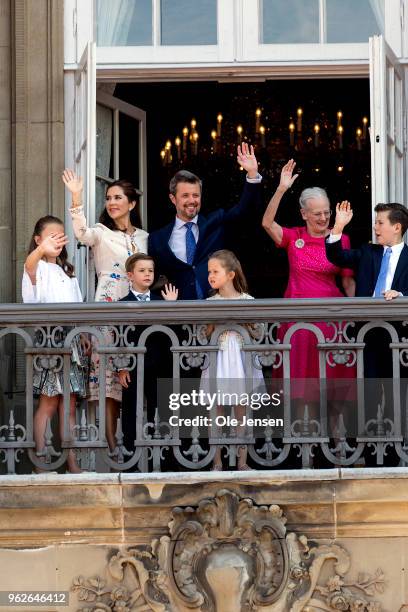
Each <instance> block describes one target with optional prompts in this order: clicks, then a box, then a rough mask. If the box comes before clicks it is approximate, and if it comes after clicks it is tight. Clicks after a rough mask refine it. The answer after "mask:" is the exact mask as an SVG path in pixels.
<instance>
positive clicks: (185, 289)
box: [148, 143, 262, 300]
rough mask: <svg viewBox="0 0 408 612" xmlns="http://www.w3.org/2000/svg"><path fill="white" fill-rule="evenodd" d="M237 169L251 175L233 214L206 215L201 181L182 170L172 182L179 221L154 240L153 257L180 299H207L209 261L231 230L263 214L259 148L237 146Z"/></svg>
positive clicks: (151, 238) (151, 242) (219, 211)
mask: <svg viewBox="0 0 408 612" xmlns="http://www.w3.org/2000/svg"><path fill="white" fill-rule="evenodd" d="M237 161H238V164H239V165H240V166H241V167H242V168H243V169H244V170H246V172H247V178H246V181H245V187H244V190H243V192H242V196H241V199H240V201H239V202H238V204H236V205H235V206H234V207H233V208H230V209H229V210H224V209H223V208H219V209H217V210H216V211H214V212H212V213H211V214H209V215H208V216H204V215H203V214H202V213H201V212H200V209H201V187H202V184H201V180H200V179H199V178H198V176H196V175H195V174H192V173H191V172H188V171H187V170H180V171H179V172H177V173H176V174H175V176H174V177H173V178H172V179H171V181H170V195H169V197H170V201H171V202H172V204H173V205H174V207H175V209H176V217H175V220H174V221H172V222H171V223H169V224H168V225H166V226H165V227H162V228H161V229H159V230H156V231H154V232H152V233H151V234H150V235H149V243H148V244H149V247H148V251H149V254H150V255H152V257H154V259H155V261H156V262H157V266H158V269H159V273H160V274H162V275H164V276H166V277H167V278H168V279H169V280H170V281H171V282H172V283H174V284H175V285H176V287H178V289H179V299H182V300H196V299H202V298H206V297H207V293H208V291H209V289H210V286H209V284H208V270H207V263H208V257H209V255H211V253H214V252H215V251H218V250H219V249H224V248H225V231H226V228H227V226H228V227H230V224H232V223H233V222H235V221H236V220H238V219H240V218H242V217H243V216H244V215H246V214H248V215H250V214H252V215H254V213H255V212H258V211H259V210H260V208H261V206H260V200H261V181H262V177H261V175H260V174H258V163H257V161H256V157H255V154H254V148H253V147H252V146H251V147H249V146H248V145H247V144H246V143H242V145H241V146H238V155H237Z"/></svg>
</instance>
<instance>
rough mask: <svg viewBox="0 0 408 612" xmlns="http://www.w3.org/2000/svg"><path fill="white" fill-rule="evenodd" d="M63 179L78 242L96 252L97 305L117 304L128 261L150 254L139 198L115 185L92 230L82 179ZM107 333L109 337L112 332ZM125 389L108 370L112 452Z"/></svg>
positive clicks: (126, 186) (94, 374)
mask: <svg viewBox="0 0 408 612" xmlns="http://www.w3.org/2000/svg"><path fill="white" fill-rule="evenodd" d="M62 179H63V181H64V183H65V185H66V187H67V189H68V190H69V191H70V192H71V194H72V205H71V208H70V213H71V217H72V223H73V227H74V233H75V237H76V238H77V240H79V241H80V242H81V243H82V244H86V245H87V246H89V247H91V248H92V253H93V258H94V262H95V270H96V274H97V278H98V285H97V288H96V293H95V301H97V302H116V301H118V300H120V298H122V297H124V296H125V295H127V294H128V293H129V281H128V278H127V274H126V270H125V262H126V259H127V258H128V257H129V256H130V255H132V254H133V253H138V252H141V253H147V236H148V234H147V232H145V231H144V230H142V229H140V217H139V213H138V210H137V202H138V197H137V193H136V190H135V188H134V187H133V185H132V184H131V183H129V182H128V181H124V180H122V181H115V182H114V183H112V184H111V185H109V187H108V188H107V190H106V199H105V208H104V210H103V211H102V213H101V215H100V217H99V223H97V224H96V225H94V226H93V227H88V224H87V220H86V218H85V215H84V210H83V206H82V190H83V183H82V179H81V178H78V177H77V176H76V175H75V174H74V172H72V170H65V171H64V173H63V175H62ZM104 333H106V334H109V330H108V328H106V329H104ZM89 400H90V401H97V400H99V355H98V353H97V347H96V346H95V345H94V350H93V353H92V357H91V366H90V376H89ZM121 400H122V387H121V385H120V383H119V380H118V377H117V375H116V372H114V371H112V370H111V369H110V368H107V370H106V432H107V438H108V443H109V446H110V448H111V449H113V448H114V447H115V445H116V444H115V437H114V436H115V430H116V419H117V417H118V415H119V403H120V402H121Z"/></svg>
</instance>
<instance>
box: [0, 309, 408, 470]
mask: <svg viewBox="0 0 408 612" xmlns="http://www.w3.org/2000/svg"><path fill="white" fill-rule="evenodd" d="M406 304H407V302H406V300H405V299H404V298H401V299H398V300H396V301H395V302H392V303H386V302H384V301H383V300H377V299H357V298H354V299H331V300H320V299H319V300H317V299H316V300H315V299H308V300H306V299H303V300H255V301H240V302H237V301H234V300H232V301H224V300H223V301H213V302H204V301H203V302H200V301H197V302H177V303H171V302H152V303H148V304H140V303H136V304H135V303H120V304H119V303H117V304H107V303H89V304H80V305H78V304H58V305H36V306H33V305H20V304H18V305H17V304H16V305H15V304H13V305H2V306H1V307H0V328H1V329H0V342H1V343H2V345H1V346H2V355H3V356H2V363H3V372H2V374H1V377H0V381H1V384H2V387H3V389H2V402H1V413H0V458H1V460H2V473H8V474H14V473H17V474H22V473H27V472H28V473H31V472H32V471H33V469H37V470H44V471H56V470H58V471H65V469H66V468H65V464H66V460H67V457H68V453H69V450H70V449H73V450H74V452H75V455H76V457H77V460H78V463H79V465H80V467H81V469H82V470H84V471H90V472H93V471H97V472H108V471H110V470H112V471H139V472H143V473H147V472H160V471H185V472H188V471H192V470H209V469H211V465H212V462H213V459H214V455H215V453H216V450H217V448H221V453H222V456H223V458H224V468H225V469H235V468H236V466H237V458H238V455H239V449H240V447H242V446H244V445H245V446H246V447H247V448H248V462H249V463H250V464H251V466H252V467H253V468H255V469H259V470H265V469H267V470H270V469H279V470H281V469H285V470H286V469H288V470H289V469H292V468H299V467H300V468H310V467H326V468H330V467H336V466H337V467H348V466H349V467H351V466H355V465H364V464H366V463H367V461H368V464H369V465H370V466H375V467H376V466H383V465H384V464H385V465H387V462H388V461H393V463H391V465H394V466H395V465H400V466H404V465H407V464H408V446H407V439H408V431H407V428H408V419H407V418H406V415H407V410H408V403H407V400H406V397H407V392H406V385H405V379H404V371H405V368H406V366H407V365H408V359H407V357H408V338H405V337H404V334H405V333H406V332H405V328H404V318H405V316H406ZM316 321H318V322H327V323H329V324H330V329H331V330H332V332H331V334H329V335H328V337H326V335H325V334H323V333H322V332H321V330H320V329H319V328H318V327H317V326H316V325H314V323H313V322H316ZM288 322H295V325H292V326H291V327H289V328H288V330H287V332H286V334H285V336H283V337H281V338H279V334H278V335H277V332H278V328H279V324H282V323H288ZM249 323H250V324H251V329H252V331H254V330H256V331H257V333H255V334H254V333H252V334H251V333H250V330H249V328H248V324H249ZM207 324H213V325H216V326H217V327H216V330H215V331H214V332H213V333H212V335H211V336H210V337H207V335H206V334H205V326H206V325H207ZM139 326H140V327H142V328H143V332H142V333H141V334H140V339H139V342H138V343H137V345H135V344H132V342H131V334H132V332H133V331H134V329H135V328H137V327H139ZM101 328H104V329H105V330H106V329H107V328H109V329H110V330H111V333H110V335H109V334H106V333H104V332H103V330H101ZM378 328H382V329H383V330H385V332H382V333H385V334H387V337H388V340H387V344H388V345H389V347H390V359H391V361H390V368H392V370H391V371H392V376H390V377H389V378H388V379H384V380H375V381H373V387H371V386H370V385H368V386H367V384H368V381H367V380H366V381H365V382H364V367H365V365H364V364H365V359H364V352H367V349H366V351H365V344H366V339H367V336H368V335H370V333H371V335H373V334H374V338H375V337H376V334H377V333H379V332H378V331H375V330H378ZM227 329H228V330H231V329H234V330H236V331H238V332H239V333H240V335H241V337H242V350H243V351H244V354H245V359H246V362H247V363H251V362H252V363H255V361H256V363H257V364H258V365H257V367H258V369H259V370H260V371H262V370H263V374H264V378H265V389H266V391H271V390H272V389H274V388H276V384H277V388H278V393H280V408H279V411H278V412H277V414H279V415H280V416H282V420H283V423H282V424H279V423H277V426H276V427H275V426H274V425H272V424H271V423H270V422H268V423H267V424H265V425H262V424H258V423H255V425H253V424H252V423H251V422H250V424H249V426H247V427H246V428H243V427H236V426H234V424H232V425H231V426H228V427H222V426H219V427H215V428H209V427H207V426H198V425H196V424H194V423H192V424H191V425H187V426H184V427H182V426H180V425H179V424H178V423H176V424H174V421H170V419H169V418H167V417H168V414H167V413H166V415H165V416H164V414H163V411H162V410H161V409H160V410H154V409H153V410H151V409H150V411H149V410H148V411H146V406H145V399H144V396H145V394H144V392H143V381H144V374H145V372H144V363H145V358H146V355H147V353H146V346H145V345H146V341H147V339H148V338H149V337H150V336H151V334H155V336H157V337H158V335H162V336H163V337H165V338H167V340H166V342H167V345H168V349H166V351H167V352H166V355H167V356H165V359H167V361H168V364H169V366H170V372H172V377H171V380H170V382H167V387H166V392H168V390H169V389H170V391H171V392H172V393H180V391H182V390H183V388H184V387H183V385H184V384H185V383H186V381H187V382H188V381H189V380H190V379H192V378H193V379H194V378H195V379H197V378H199V377H200V375H201V372H202V371H203V370H207V369H208V370H209V372H210V377H209V378H210V379H211V378H213V379H215V378H216V375H215V372H216V355H217V351H218V342H219V340H218V339H219V336H221V334H222V332H223V330H227ZM302 329H306V330H309V331H310V332H311V333H314V334H315V336H316V342H317V346H318V351H319V368H320V376H319V379H318V386H319V391H318V398H317V401H316V402H309V401H308V400H307V397H306V396H307V393H306V394H305V398H304V401H299V399H298V400H297V401H296V402H295V401H293V398H292V397H291V395H292V386H291V385H293V377H292V380H291V373H290V351H291V350H292V347H291V338H292V337H293V334H295V333H296V332H297V330H302ZM58 330H65V333H64V334H60V333H58ZM79 334H89V335H90V336H92V337H93V338H97V339H98V342H99V347H98V354H99V359H100V380H101V381H104V380H105V375H106V371H107V370H109V369H111V370H112V369H113V370H115V369H121V368H127V369H133V370H134V374H133V375H134V376H136V377H137V381H138V384H137V393H136V397H135V404H134V408H135V411H136V426H135V431H134V432H133V433H134V436H133V434H132V435H131V438H132V440H133V442H132V444H131V445H129V444H128V443H126V444H125V443H124V434H126V432H124V431H123V427H122V421H121V419H118V421H117V425H116V432H115V440H116V442H115V448H109V446H108V443H107V438H106V415H105V402H106V398H105V385H104V384H101V385H100V396H99V403H98V404H97V405H95V404H91V403H88V402H87V401H86V400H83V401H82V402H78V404H77V410H76V424H75V427H74V429H73V431H72V432H71V431H70V425H69V404H70V393H69V377H70V374H69V371H70V359H71V344H72V340H73V339H74V338H75V337H77V336H78V335H79ZM407 335H408V334H407ZM61 338H62V340H61ZM370 347H371V348H370V350H371V351H373V350H374V353H375V351H376V348H375V342H374V344H373V341H372V340H371V343H370ZM373 347H374V349H373ZM383 348H384V345H383V344H381V343H379V344H378V350H380V351H383ZM167 353H168V354H167ZM305 358H306V356H305ZM6 364H9V365H10V367H9V371H8V372H7V371H6V369H5V365H6ZM326 364H328V365H329V367H330V368H334V369H335V368H336V367H338V366H339V365H343V366H344V365H346V367H349V368H350V372H354V374H351V375H350V380H349V381H348V382H347V384H348V385H349V386H350V387H352V388H353V392H352V394H351V399H349V400H348V401H347V402H346V403H345V402H343V403H341V402H340V405H339V402H338V401H337V402H332V400H331V399H330V393H329V391H330V384H329V382H330V381H329V379H328V378H326ZM261 366H262V367H261ZM353 368H356V369H354V370H353ZM44 369H51V370H53V371H61V372H62V375H63V380H64V389H65V393H64V427H63V435H62V436H61V439H59V437H58V433H57V432H58V426H57V423H56V422H55V421H54V420H52V422H51V421H48V422H47V426H46V429H45V434H44V448H43V449H42V450H41V452H40V453H37V452H36V448H35V442H34V437H33V415H34V411H35V406H36V400H35V399H34V398H33V372H34V371H37V372H41V371H42V370H44ZM277 372H280V374H279V379H278V382H277V379H276V373H277ZM355 372H356V373H357V379H355ZM170 376H171V375H170ZM160 384H161V383H160ZM163 384H164V383H163ZM169 385H170V387H169ZM274 385H275V387H274ZM373 389H374V390H376V392H377V394H375V391H373ZM333 403H334V404H336V406H335V407H334V408H333V405H332V404H333ZM189 409H190V406H186V414H187V416H188V410H189ZM203 412H204V413H205V412H206V413H207V415H208V416H209V417H214V418H215V416H216V415H217V408H216V406H213V408H212V409H211V410H210V411H206V410H203ZM271 414H272V413H271V411H270V410H269V409H268V410H267V411H266V412H264V415H266V416H268V417H271ZM232 416H233V417H234V413H233V414H232ZM235 416H236V415H235ZM246 416H247V417H248V418H250V417H254V416H256V415H254V414H253V411H252V410H251V409H250V408H249V407H247V408H246ZM234 418H235V417H234ZM276 421H278V419H276Z"/></svg>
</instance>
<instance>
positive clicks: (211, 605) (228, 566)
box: [72, 489, 385, 612]
mask: <svg viewBox="0 0 408 612" xmlns="http://www.w3.org/2000/svg"><path fill="white" fill-rule="evenodd" d="M350 565H351V560H350V555H349V554H348V552H347V551H346V550H345V549H344V548H343V547H342V546H340V545H339V544H326V543H322V544H316V543H314V542H308V540H307V538H306V537H305V536H303V535H300V536H298V535H297V534H296V533H293V532H287V529H286V518H285V516H284V514H283V511H282V509H281V508H280V507H279V506H277V505H261V506H258V505H256V504H255V503H254V501H253V500H252V499H248V498H241V497H239V496H238V495H237V494H236V493H234V492H232V491H229V490H226V489H222V490H220V491H219V492H218V493H217V494H216V495H215V496H214V497H211V498H205V499H202V500H201V501H200V502H199V503H198V505H197V506H194V507H191V506H187V507H183V508H179V507H176V508H174V509H173V511H172V520H171V521H170V523H169V532H168V535H165V536H163V537H161V538H160V540H154V541H153V542H152V544H151V546H146V545H140V546H135V547H132V548H129V549H128V550H124V551H117V552H116V553H115V554H114V555H113V556H112V557H111V559H110V561H109V563H108V567H107V569H108V573H109V575H110V579H111V583H112V584H109V583H108V582H107V581H106V580H103V579H102V578H100V577H98V576H97V577H94V578H90V579H84V578H83V577H78V578H76V579H75V580H74V582H73V586H72V590H73V591H75V592H77V593H78V599H79V600H80V601H82V602H86V606H87V607H82V608H79V609H78V610H79V611H80V612H96V611H98V612H101V611H102V610H104V611H108V612H109V611H110V610H113V611H114V612H119V611H121V612H142V611H145V612H148V611H153V612H173V611H174V612H188V611H189V610H200V611H202V612H204V611H206V612H245V611H246V612H250V611H254V612H255V611H260V610H261V609H262V610H265V612H268V611H269V612H306V611H308V612H317V611H319V610H326V611H327V612H330V611H335V610H349V611H350V612H382V610H383V609H382V606H381V604H380V603H379V602H378V601H376V600H374V599H373V598H374V597H375V596H376V595H379V594H382V593H383V592H384V590H385V577H384V574H383V572H382V571H381V570H380V569H377V570H376V571H375V572H374V573H373V574H371V575H370V574H368V573H360V574H359V575H358V577H357V578H356V579H350V578H348V577H347V574H348V572H349V570H350ZM323 568H324V571H323ZM328 569H329V572H328V571H327V570H328ZM323 575H325V576H326V578H325V579H324V580H323V578H322V576H323Z"/></svg>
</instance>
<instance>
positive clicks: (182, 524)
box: [0, 468, 408, 612]
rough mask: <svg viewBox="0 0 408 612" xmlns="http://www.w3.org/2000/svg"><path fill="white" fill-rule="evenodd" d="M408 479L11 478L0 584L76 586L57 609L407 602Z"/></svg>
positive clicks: (1, 521) (313, 475)
mask: <svg viewBox="0 0 408 612" xmlns="http://www.w3.org/2000/svg"><path fill="white" fill-rule="evenodd" d="M407 484H408V470H407V469H405V468H399V469H393V470H391V469H382V470H380V469H378V470H375V471H374V470H372V471H370V470H368V469H367V470H366V469H364V470H358V469H349V470H343V471H341V470H326V471H324V470H321V471H318V470H315V471H302V472H290V473H289V472H258V473H254V474H250V473H248V474H245V475H244V474H237V473H235V474H234V473H224V474H217V478H215V477H213V476H212V475H211V474H209V473H201V474H200V473H197V474H186V475H183V474H166V475H162V474H156V475H152V474H149V475H137V474H134V475H133V474H124V475H117V474H110V475H101V476H96V475H91V474H88V475H86V474H83V475H80V476H74V475H58V474H50V475H33V476H29V477H22V476H16V477H7V478H3V479H2V480H1V481H0V563H1V567H2V572H1V577H0V591H10V590H19V591H22V590H24V591H42V590H52V591H69V606H68V607H67V608H56V607H53V606H52V605H50V606H49V607H47V606H46V607H42V608H40V609H42V610H44V609H46V610H49V611H51V610H57V609H68V610H82V609H86V610H98V611H101V610H114V611H116V612H118V611H119V610H121V611H126V612H127V611H136V610H137V611H139V612H141V611H150V610H152V611H161V612H165V611H173V610H174V611H177V612H178V611H180V612H184V611H186V612H187V610H214V611H215V610H216V611H217V612H237V611H238V610H247V611H250V610H259V611H260V610H265V611H268V612H286V611H292V612H300V611H304V612H312V611H315V610H316V611H317V610H352V611H354V612H357V611H359V612H379V611H380V610H381V611H383V612H397V611H399V610H406V608H405V607H404V606H406V605H408V577H407V575H406V570H405V568H406V564H407V554H408V553H407V551H408V518H407V517H408V487H407ZM10 609H11V608H10ZM19 609H21V610H30V611H32V610H34V609H35V608H33V607H30V606H28V607H27V608H24V607H20V608H19Z"/></svg>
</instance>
